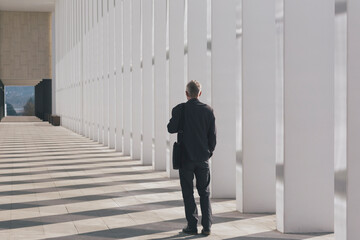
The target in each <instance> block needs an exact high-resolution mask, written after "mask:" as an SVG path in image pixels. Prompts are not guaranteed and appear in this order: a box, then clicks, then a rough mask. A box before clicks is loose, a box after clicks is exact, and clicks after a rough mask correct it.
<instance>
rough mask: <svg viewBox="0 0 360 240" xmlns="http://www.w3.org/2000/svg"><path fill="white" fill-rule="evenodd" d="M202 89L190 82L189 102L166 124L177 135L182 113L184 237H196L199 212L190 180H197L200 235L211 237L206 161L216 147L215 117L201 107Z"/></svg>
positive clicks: (202, 104)
mask: <svg viewBox="0 0 360 240" xmlns="http://www.w3.org/2000/svg"><path fill="white" fill-rule="evenodd" d="M200 96H201V85H200V83H199V82H197V81H194V80H193V81H190V82H189V83H188V84H187V86H186V97H187V99H188V101H187V102H186V103H181V104H179V105H177V106H176V107H174V108H173V110H172V117H171V119H170V122H169V124H168V126H167V127H168V131H169V133H178V132H179V123H180V120H181V114H182V110H183V109H184V118H183V119H184V123H183V146H184V149H183V150H184V154H183V155H184V157H183V159H182V164H181V167H180V169H179V176H180V184H181V190H182V195H183V199H184V206H185V215H186V220H187V226H186V227H185V228H184V229H183V232H184V233H187V234H194V235H195V234H197V232H198V231H197V223H198V211H197V206H196V203H195V199H194V186H193V179H194V175H195V177H196V188H197V191H198V193H199V196H200V206H201V214H202V220H201V225H202V226H203V229H202V231H201V233H202V234H203V235H210V233H211V224H212V212H211V204H210V188H209V184H210V170H209V158H210V157H211V156H212V154H213V151H214V149H215V145H216V128H215V116H214V113H213V110H212V108H211V107H209V106H208V105H206V104H204V103H201V102H200V101H199V97H200Z"/></svg>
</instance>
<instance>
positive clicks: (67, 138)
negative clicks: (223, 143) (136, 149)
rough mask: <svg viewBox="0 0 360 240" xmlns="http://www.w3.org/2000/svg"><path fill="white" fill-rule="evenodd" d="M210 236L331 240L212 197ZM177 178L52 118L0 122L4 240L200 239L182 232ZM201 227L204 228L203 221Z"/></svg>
mask: <svg viewBox="0 0 360 240" xmlns="http://www.w3.org/2000/svg"><path fill="white" fill-rule="evenodd" d="M212 202H213V213H214V225H213V228H212V232H213V234H212V235H211V236H209V237H206V239H227V240H233V239H240V240H265V239H266V240H280V239H281V240H284V239H294V240H295V239H309V240H310V239H311V240H320V239H322V240H325V239H326V240H333V239H334V237H333V235H332V234H321V235H314V234H300V235H299V234H281V233H279V232H277V231H276V230H275V229H276V223H275V216H274V215H269V214H241V213H239V212H237V211H236V206H235V201H234V200H232V199H213V201H212ZM184 225H185V219H184V209H183V203H182V198H181V191H180V187H179V182H178V180H176V179H174V180H171V179H169V178H167V177H166V173H164V172H155V171H153V170H152V167H150V166H142V165H141V163H140V161H139V160H131V159H130V158H129V157H128V156H123V155H122V154H121V153H118V152H115V151H114V150H110V149H108V148H107V147H104V146H102V145H100V144H98V143H96V142H93V141H91V140H89V139H87V138H84V137H82V136H80V135H77V134H75V133H73V132H71V131H69V130H67V129H65V128H62V127H53V126H51V125H49V124H48V123H43V122H34V121H32V122H30V123H19V122H15V123H11V121H10V122H2V123H0V240H7V239H24V240H31V239H53V240H55V239H59V240H60V239H66V240H77V239H89V240H100V239H104V240H111V239H162V240H167V239H196V238H204V237H203V236H201V235H197V236H189V235H185V234H182V233H181V232H180V229H181V228H182V227H183V226H184ZM199 230H201V227H200V226H199Z"/></svg>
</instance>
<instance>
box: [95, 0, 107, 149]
mask: <svg viewBox="0 0 360 240" xmlns="http://www.w3.org/2000/svg"><path fill="white" fill-rule="evenodd" d="M98 14H99V22H98V38H99V45H97V48H98V49H99V60H100V61H99V88H98V91H99V98H100V99H99V110H100V112H99V143H104V120H105V109H104V61H105V60H104V58H105V56H104V55H105V54H104V17H103V14H104V13H103V2H102V1H99V3H98Z"/></svg>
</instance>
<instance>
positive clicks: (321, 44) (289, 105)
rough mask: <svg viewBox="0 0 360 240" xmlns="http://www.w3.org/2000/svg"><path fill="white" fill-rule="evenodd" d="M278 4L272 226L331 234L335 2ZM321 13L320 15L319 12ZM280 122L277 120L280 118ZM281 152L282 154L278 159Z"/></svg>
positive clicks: (286, 230) (286, 0)
mask: <svg viewBox="0 0 360 240" xmlns="http://www.w3.org/2000/svg"><path fill="white" fill-rule="evenodd" d="M283 3H284V2H280V1H279V2H277V4H280V5H281V6H278V8H279V11H283V14H280V15H283V16H284V17H283V18H280V19H278V21H283V29H279V32H278V33H279V38H280V40H279V41H280V42H283V44H281V45H282V46H284V48H283V51H281V49H280V50H279V51H281V53H279V54H278V56H279V58H280V59H279V60H278V63H280V64H279V66H278V67H279V69H278V72H279V76H278V79H277V80H278V81H283V82H282V86H281V85H280V88H278V89H277V91H278V94H280V95H281V94H283V96H282V100H283V102H282V104H279V106H278V107H279V109H278V110H279V112H280V113H281V114H279V119H278V121H277V125H278V126H279V132H278V133H277V136H278V137H279V139H278V140H279V142H277V150H278V151H279V152H281V153H280V155H279V157H278V159H277V170H276V177H277V185H276V188H277V194H276V198H277V202H276V205H277V206H276V215H277V228H278V230H279V231H281V232H287V233H293V232H331V231H332V230H333V221H334V216H333V215H334V212H333V205H334V202H333V201H334V200H333V198H334V184H333V178H334V121H333V119H334V115H333V114H334V110H333V109H334V103H333V102H334V93H333V91H334V86H333V85H334V50H333V49H334V43H333V38H334V1H332V0H318V1H312V0H302V1H288V0H285V4H284V5H283ZM319 9H321V11H319ZM281 118H282V119H281ZM281 154H283V155H282V156H281Z"/></svg>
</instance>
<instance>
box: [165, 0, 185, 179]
mask: <svg viewBox="0 0 360 240" xmlns="http://www.w3.org/2000/svg"><path fill="white" fill-rule="evenodd" d="M184 7H185V5H184V1H183V0H171V1H169V56H170V59H169V61H170V64H169V97H170V99H169V106H170V109H169V110H170V111H169V112H170V114H169V115H170V116H169V118H170V117H171V109H172V108H173V107H175V106H176V105H177V104H179V103H181V102H185V99H186V98H185V85H186V81H185V76H184ZM176 136H177V135H176V134H171V135H170V154H169V158H168V160H167V164H166V171H167V173H168V176H169V177H170V178H175V177H178V176H179V174H178V171H175V170H173V168H172V146H173V144H174V142H175V141H176Z"/></svg>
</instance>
